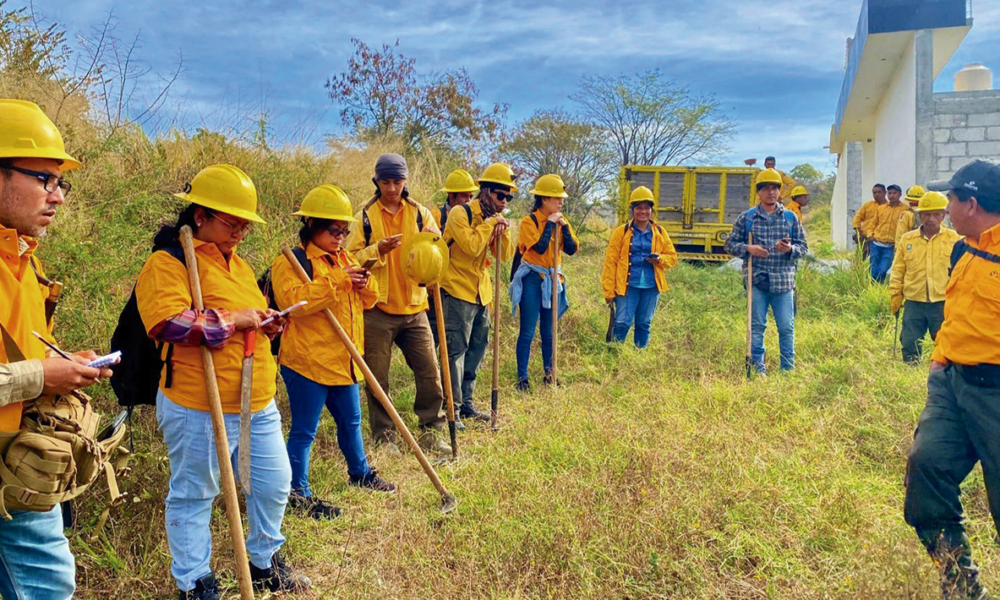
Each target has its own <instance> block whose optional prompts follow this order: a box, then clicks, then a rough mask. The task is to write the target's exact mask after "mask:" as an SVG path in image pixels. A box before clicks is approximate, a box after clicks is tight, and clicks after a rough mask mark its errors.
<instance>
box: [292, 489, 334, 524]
mask: <svg viewBox="0 0 1000 600" xmlns="http://www.w3.org/2000/svg"><path fill="white" fill-rule="evenodd" d="M288 507H289V508H291V509H292V510H293V511H295V512H297V513H299V514H301V515H305V516H307V517H310V518H312V519H316V520H318V521H322V520H323V519H336V518H337V517H339V516H340V515H341V513H342V512H343V511H342V510H341V509H340V508H339V507H337V506H334V505H332V504H330V503H328V502H324V501H323V500H320V499H319V498H316V497H313V496H303V495H302V494H289V495H288Z"/></svg>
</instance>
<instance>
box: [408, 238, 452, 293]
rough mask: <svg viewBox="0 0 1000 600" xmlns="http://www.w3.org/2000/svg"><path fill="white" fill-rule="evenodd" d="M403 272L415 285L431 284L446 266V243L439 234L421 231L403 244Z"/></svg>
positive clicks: (439, 276)
mask: <svg viewBox="0 0 1000 600" xmlns="http://www.w3.org/2000/svg"><path fill="white" fill-rule="evenodd" d="M400 256H401V257H402V261H403V274H404V275H406V278H407V279H409V280H410V281H412V282H414V283H416V284H417V285H424V286H426V285H433V284H435V283H437V282H438V281H440V280H441V276H442V275H444V271H445V269H447V268H448V244H447V242H445V241H444V240H443V239H442V238H441V236H440V235H438V234H436V233H432V232H430V231H422V232H420V233H418V234H415V235H414V236H413V237H411V238H410V239H409V240H407V242H406V243H405V244H403V248H402V254H400Z"/></svg>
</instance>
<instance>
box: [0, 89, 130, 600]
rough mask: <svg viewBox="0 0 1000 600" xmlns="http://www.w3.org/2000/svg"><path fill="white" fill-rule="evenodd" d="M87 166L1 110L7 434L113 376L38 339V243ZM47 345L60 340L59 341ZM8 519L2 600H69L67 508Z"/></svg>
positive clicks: (35, 125)
mask: <svg viewBox="0 0 1000 600" xmlns="http://www.w3.org/2000/svg"><path fill="white" fill-rule="evenodd" d="M79 166H80V163H79V162H78V161H77V160H75V159H74V158H73V157H71V156H70V155H69V154H67V153H66V149H65V146H64V145H63V140H62V136H61V135H60V134H59V131H58V130H57V129H56V126H55V124H53V123H52V121H50V120H49V118H48V117H46V116H45V114H44V113H43V112H42V110H41V109H40V108H39V107H38V106H37V105H35V104H32V103H31V102H25V101H22V100H0V299H2V300H0V334H2V337H3V343H2V344H0V431H2V432H12V431H17V430H19V429H20V427H21V412H22V408H23V404H24V402H25V401H28V400H33V399H35V398H38V397H39V396H42V395H55V394H68V393H69V392H72V391H74V390H78V389H80V388H83V387H86V386H89V385H92V384H94V383H96V382H97V381H98V380H99V379H101V378H107V377H110V376H111V371H110V370H108V369H93V368H90V367H88V366H86V364H87V363H89V362H90V360H91V359H94V358H97V355H96V354H94V353H93V352H78V353H77V354H75V355H72V360H66V359H64V358H61V357H54V358H47V356H48V352H47V351H46V348H45V346H44V345H43V344H42V342H41V341H39V340H38V339H35V337H34V336H33V335H32V331H37V332H46V333H47V334H48V332H49V331H50V330H49V327H48V322H47V319H46V316H45V300H44V295H43V291H42V289H41V284H40V283H39V281H40V279H42V278H43V276H42V274H41V267H40V265H39V263H38V259H37V258H36V257H35V256H34V253H35V250H36V249H37V247H38V241H37V238H39V237H41V236H42V235H44V234H45V230H46V228H47V227H48V226H49V225H51V224H52V220H53V219H54V218H55V216H56V211H57V210H58V208H59V206H61V205H62V204H64V203H65V202H66V196H65V195H66V193H68V192H69V190H70V184H69V183H67V182H65V181H63V179H62V175H63V173H64V172H66V171H69V170H71V169H76V168H78V167H79ZM47 337H49V338H50V341H54V340H52V339H51V335H50V334H48V335H47ZM10 515H11V517H12V518H11V519H10V520H4V519H0V549H2V552H0V596H3V597H4V598H26V599H29V598H45V599H57V598H70V597H72V596H73V592H74V590H75V579H76V567H75V564H74V561H73V555H72V554H71V553H70V549H69V544H68V542H67V541H66V536H65V535H64V534H63V520H62V514H61V511H60V510H59V507H58V506H56V507H54V508H53V509H52V510H48V511H45V512H34V511H17V510H11V511H10Z"/></svg>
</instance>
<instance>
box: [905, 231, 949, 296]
mask: <svg viewBox="0 0 1000 600" xmlns="http://www.w3.org/2000/svg"><path fill="white" fill-rule="evenodd" d="M959 238H960V236H959V235H958V234H957V233H955V231H954V230H953V229H948V228H947V227H941V231H939V232H938V234H937V235H935V236H934V237H932V238H931V239H929V240H928V239H927V238H925V237H924V234H923V231H921V230H920V229H916V230H914V231H908V232H906V233H905V234H903V235H902V237H900V238H899V243H898V244H896V254H895V256H894V257H893V259H892V269H891V270H890V271H889V296H890V297H892V298H899V297H902V298H903V299H905V300H912V301H914V302H941V301H942V300H944V292H945V288H946V287H947V285H948V268H949V267H950V266H951V249H952V248H954V247H955V242H957V241H958V240H959Z"/></svg>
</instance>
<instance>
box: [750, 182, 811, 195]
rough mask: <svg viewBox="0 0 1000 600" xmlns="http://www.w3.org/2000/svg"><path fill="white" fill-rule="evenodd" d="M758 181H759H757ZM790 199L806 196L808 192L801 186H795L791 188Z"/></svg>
mask: <svg viewBox="0 0 1000 600" xmlns="http://www.w3.org/2000/svg"><path fill="white" fill-rule="evenodd" d="M758 181H759V180H758ZM791 195H792V198H798V197H799V196H808V195H809V190H807V189H806V188H805V187H803V186H801V185H797V186H795V187H793V188H792V194H791Z"/></svg>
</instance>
